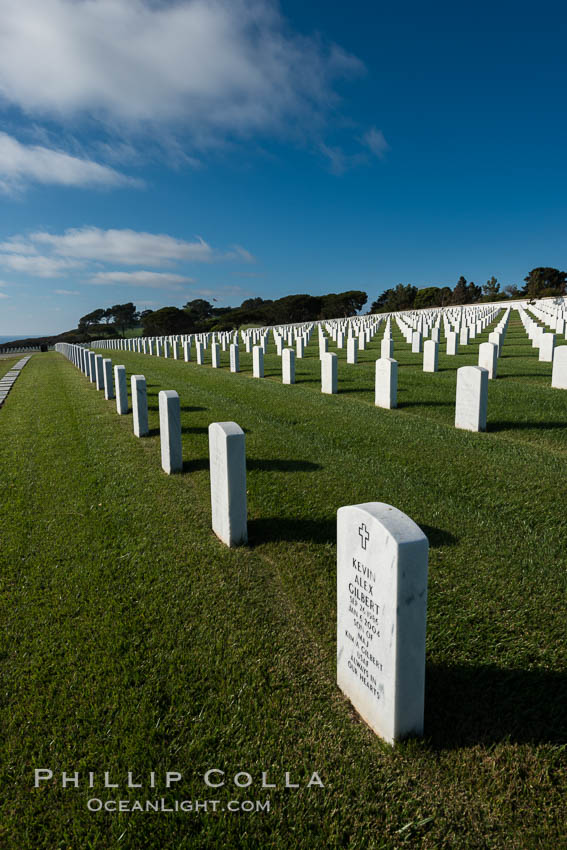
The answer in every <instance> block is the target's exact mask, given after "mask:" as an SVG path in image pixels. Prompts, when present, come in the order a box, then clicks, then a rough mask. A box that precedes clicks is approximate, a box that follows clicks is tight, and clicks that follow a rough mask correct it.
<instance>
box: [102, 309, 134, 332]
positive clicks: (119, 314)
mask: <svg viewBox="0 0 567 850" xmlns="http://www.w3.org/2000/svg"><path fill="white" fill-rule="evenodd" d="M106 312H107V313H110V315H111V317H112V322H113V324H114V327H115V328H117V329H118V330H119V331H120V333H121V334H122V336H124V331H125V330H127V329H128V328H133V327H134V326H135V325H136V324H137V323H138V321H139V318H140V314H139V313H138V312H137V310H136V305H135V304H133V303H132V302H131V301H129V302H128V303H127V304H115V305H114V307H110V308H109V309H108V310H107V311H106Z"/></svg>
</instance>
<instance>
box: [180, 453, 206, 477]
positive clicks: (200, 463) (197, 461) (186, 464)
mask: <svg viewBox="0 0 567 850" xmlns="http://www.w3.org/2000/svg"><path fill="white" fill-rule="evenodd" d="M202 469H207V470H208V469H209V459H208V457H198V458H194V459H193V460H184V461H183V469H182V470H181V471H182V472H183V473H185V472H199V471H200V470H202Z"/></svg>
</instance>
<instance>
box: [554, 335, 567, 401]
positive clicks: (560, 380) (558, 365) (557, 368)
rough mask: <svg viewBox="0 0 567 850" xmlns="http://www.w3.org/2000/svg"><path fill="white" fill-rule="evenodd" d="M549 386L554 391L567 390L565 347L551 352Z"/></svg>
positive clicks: (566, 348)
mask: <svg viewBox="0 0 567 850" xmlns="http://www.w3.org/2000/svg"><path fill="white" fill-rule="evenodd" d="M551 386H552V387H553V388H554V389H556V390H567V345H560V346H558V347H557V348H556V349H555V351H554V352H553V369H552V371H551Z"/></svg>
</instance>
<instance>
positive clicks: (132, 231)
mask: <svg viewBox="0 0 567 850" xmlns="http://www.w3.org/2000/svg"><path fill="white" fill-rule="evenodd" d="M0 11H1V16H0V21H1V23H0V109H1V114H2V122H1V124H0V210H1V214H0V336H1V335H14V334H28V333H29V334H33V333H35V334H40V333H56V332H59V331H63V330H66V329H68V328H71V327H74V326H76V324H77V320H78V319H79V317H80V316H82V315H84V314H86V313H88V312H90V311H91V310H94V309H96V308H97V307H108V306H111V305H113V304H117V303H122V302H125V301H133V302H134V303H135V304H136V305H137V306H138V308H139V309H144V308H146V307H150V308H158V307H160V306H165V305H170V304H173V305H177V306H182V305H183V304H184V303H185V302H186V301H188V300H191V299H192V298H198V297H204V298H206V299H207V300H210V301H212V299H213V298H215V299H216V303H217V304H218V305H219V306H220V305H231V306H237V305H238V304H240V303H241V301H242V300H243V299H244V298H247V297H253V296H261V297H263V298H278V297H281V296H283V295H287V294H290V293H294V292H308V293H310V294H314V295H315V294H318V293H324V292H332V291H342V290H345V289H364V290H365V291H366V292H368V295H369V303H370V302H371V301H372V300H374V299H375V298H376V297H377V295H378V294H379V293H380V292H382V291H383V290H384V289H386V288H388V287H390V286H395V285H396V284H397V283H411V284H414V285H416V286H418V287H421V286H428V285H450V286H453V285H454V284H455V282H456V281H457V279H458V277H459V276H460V275H461V274H464V275H465V276H466V277H467V279H469V280H470V279H472V280H474V281H475V282H476V283H479V284H482V283H484V282H485V281H486V280H487V279H488V278H489V277H491V276H492V275H495V276H496V277H497V278H498V280H499V281H500V282H501V284H502V286H506V285H508V284H510V283H518V282H520V281H521V280H522V279H523V277H525V275H526V274H527V273H528V272H529V270H530V269H531V268H533V267H534V266H538V265H549V266H556V267H559V268H563V269H564V268H565V267H566V266H567V258H566V256H565V244H566V238H565V237H566V235H567V233H566V225H567V191H566V189H567V185H566V184H567V179H566V175H567V166H566V156H565V154H566V142H565V140H566V139H567V110H566V103H565V100H566V98H565V92H566V91H567V66H566V61H565V50H564V44H565V38H566V35H567V32H566V30H567V26H566V25H567V11H565V10H564V9H562V8H561V4H559V3H553V4H551V3H546V2H540V3H538V4H533V3H532V4H529V5H528V4H525V3H521V2H520V3H517V2H516V3H509V2H497V3H496V4H495V5H494V4H489V3H485V2H477V3H475V4H468V5H467V6H466V7H465V6H464V5H463V4H456V3H454V2H453V3H439V2H432V3H429V4H425V3H423V2H419V3H417V2H406V3H402V4H397V5H396V7H395V8H394V6H393V4H385V3H375V4H368V3H363V2H358V0H355V2H351V3H349V4H348V5H347V4H344V3H336V2H329V0H327V2H323V0H317V2H299V0H290V2H285V0H284V2H282V3H281V4H279V5H278V4H276V3H272V2H268V0H230V2H229V1H228V0H214V2H213V0H206V2H205V0H199V2H195V0H188V1H187V2H185V0H177V2H165V0H151V2H150V0H88V2H85V0H0Z"/></svg>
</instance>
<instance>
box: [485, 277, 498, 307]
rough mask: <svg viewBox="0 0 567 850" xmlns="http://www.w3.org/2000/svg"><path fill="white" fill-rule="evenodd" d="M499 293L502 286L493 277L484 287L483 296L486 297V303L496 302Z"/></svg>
mask: <svg viewBox="0 0 567 850" xmlns="http://www.w3.org/2000/svg"><path fill="white" fill-rule="evenodd" d="M499 292H500V284H499V283H498V281H497V280H496V278H495V277H494V276H492V277H491V278H490V280H487V281H486V283H485V284H484V286H483V287H482V294H483V296H484V299H485V301H496V298H497V297H498V293H499Z"/></svg>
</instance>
